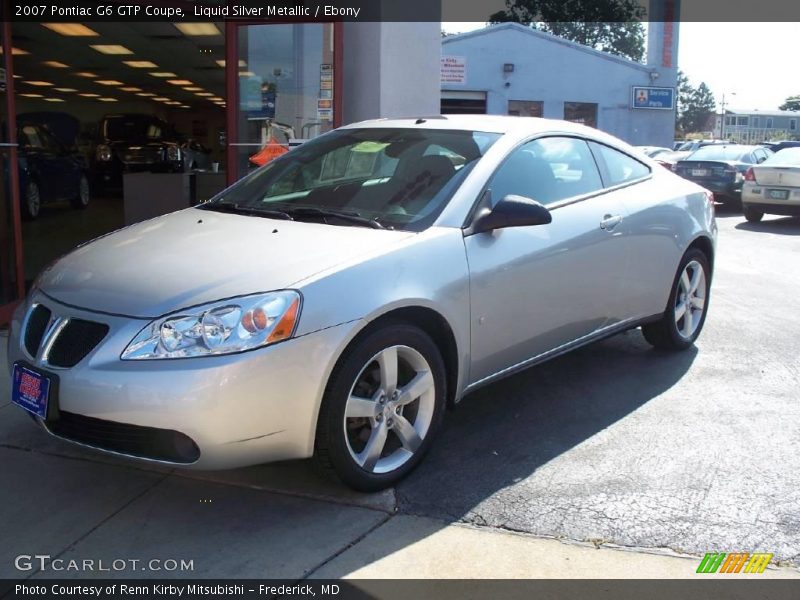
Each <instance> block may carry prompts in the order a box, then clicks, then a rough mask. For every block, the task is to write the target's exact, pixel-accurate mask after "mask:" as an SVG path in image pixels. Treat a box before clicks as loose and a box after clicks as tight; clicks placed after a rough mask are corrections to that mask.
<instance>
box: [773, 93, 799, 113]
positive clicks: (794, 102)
mask: <svg viewBox="0 0 800 600" xmlns="http://www.w3.org/2000/svg"><path fill="white" fill-rule="evenodd" d="M778 110H800V95H798V96H789V97H788V98H787V99H786V102H784V103H783V104H781V105H780V106H779V107H778Z"/></svg>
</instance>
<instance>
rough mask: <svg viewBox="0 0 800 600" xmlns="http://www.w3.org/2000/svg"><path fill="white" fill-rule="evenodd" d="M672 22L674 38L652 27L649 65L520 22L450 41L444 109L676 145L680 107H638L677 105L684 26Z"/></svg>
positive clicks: (445, 42)
mask: <svg viewBox="0 0 800 600" xmlns="http://www.w3.org/2000/svg"><path fill="white" fill-rule="evenodd" d="M669 25H670V26H674V28H673V29H670V30H669V35H667V34H666V33H665V31H664V23H657V24H651V25H650V29H649V30H648V38H649V45H648V64H642V63H638V62H634V61H631V60H628V59H626V58H622V57H619V56H615V55H612V54H608V53H606V52H601V51H598V50H595V49H593V48H590V47H588V46H584V45H581V44H578V43H575V42H571V41H569V40H565V39H563V38H561V37H557V36H554V35H551V34H548V33H545V32H542V31H538V30H536V29H533V28H531V27H527V26H524V25H521V24H519V23H502V24H498V25H493V26H490V27H486V28H484V29H479V30H476V31H470V32H467V33H462V34H458V35H453V36H448V37H445V38H443V39H442V103H441V111H442V113H443V114H447V113H486V114H493V115H520V116H534V117H537V116H538V117H547V118H553V119H566V120H568V121H577V122H581V123H584V124H586V125H590V126H592V127H597V128H598V129H602V130H603V131H606V132H608V133H611V134H612V135H616V136H618V137H620V138H622V139H624V140H625V141H627V142H629V143H631V144H635V145H652V146H670V147H671V146H672V140H673V138H674V130H675V110H674V106H673V107H672V108H669V107H667V108H666V109H665V108H656V105H655V104H653V105H652V106H647V107H639V106H640V105H641V99H642V97H643V98H644V99H646V98H647V94H648V93H652V94H654V95H655V94H666V95H667V97H668V98H672V102H670V104H671V105H674V87H675V83H676V78H677V35H675V33H676V32H677V27H678V26H679V24H678V23H670V24H669ZM650 42H652V43H650ZM653 87H657V88H661V89H660V90H659V91H656V90H653V91H650V88H653ZM663 88H669V89H668V90H666V91H665V90H664V89H663ZM634 92H635V93H636V94H637V95H638V96H637V98H634ZM636 100H639V102H635V101H636ZM634 105H637V107H636V108H634Z"/></svg>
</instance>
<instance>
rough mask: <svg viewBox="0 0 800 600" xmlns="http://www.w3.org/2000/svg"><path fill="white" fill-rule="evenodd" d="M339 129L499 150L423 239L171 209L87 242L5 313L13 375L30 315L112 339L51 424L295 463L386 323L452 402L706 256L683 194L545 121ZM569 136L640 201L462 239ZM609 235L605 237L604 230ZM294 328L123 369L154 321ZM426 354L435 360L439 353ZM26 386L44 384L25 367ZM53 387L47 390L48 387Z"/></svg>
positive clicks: (658, 303) (204, 452) (698, 219)
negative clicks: (254, 300) (437, 374)
mask: <svg viewBox="0 0 800 600" xmlns="http://www.w3.org/2000/svg"><path fill="white" fill-rule="evenodd" d="M349 127H356V128H358V127H423V128H424V127H428V128H440V129H468V130H478V131H494V132H498V133H503V134H504V135H503V136H502V137H501V138H500V139H499V140H498V141H497V142H496V143H495V144H494V145H493V146H492V147H491V148H490V149H489V150H488V151H487V152H486V154H485V156H484V157H483V158H482V159H481V160H480V161H479V163H478V164H477V165H476V166H475V168H474V169H473V170H472V172H471V173H469V175H468V176H467V177H466V178H465V180H464V181H463V182H462V185H461V186H460V187H459V189H458V190H457V191H456V192H455V194H454V196H453V198H452V199H451V201H450V202H449V204H448V205H447V207H446V208H445V209H444V211H443V212H442V213H441V214H440V216H439V217H438V219H437V221H436V222H435V223H434V225H433V226H431V227H429V228H428V229H427V230H425V231H423V232H421V233H409V232H403V231H387V230H375V229H368V228H359V227H346V226H329V225H322V224H314V223H301V222H291V221H280V220H272V219H265V218H260V217H254V216H242V215H233V214H222V213H216V212H210V211H203V210H198V209H194V208H193V209H187V210H183V211H179V212H177V213H173V214H171V215H166V216H164V217H159V218H157V219H153V220H151V221H147V222H145V223H141V224H139V225H135V226H132V227H128V228H126V229H124V230H122V231H119V232H117V233H114V234H111V235H109V236H105V237H103V238H100V239H98V240H96V241H94V242H92V243H89V244H87V245H85V246H83V247H81V248H79V249H77V250H76V251H74V252H73V253H71V254H69V255H67V256H66V257H64V258H62V259H60V260H59V261H57V263H55V264H54V265H52V266H51V268H50V269H49V270H48V271H47V272H46V273H45V274H44V275H43V276H42V277H41V279H40V281H39V283H38V288H37V289H35V290H34V291H33V293H32V295H31V297H29V298H28V299H27V301H26V302H25V303H24V304H23V305H21V306H20V307H19V309H18V310H17V312H16V313H15V316H14V319H13V322H12V328H11V335H10V336H9V342H8V343H9V355H8V357H9V366H11V365H12V364H13V363H14V362H15V361H17V360H26V361H28V362H32V363H33V364H34V366H36V362H35V361H36V357H31V356H28V355H27V353H26V351H25V349H24V346H23V343H22V339H21V322H22V320H23V319H24V317H25V314H26V311H27V310H28V309H29V307H30V306H31V305H32V303H35V302H43V303H46V305H47V306H48V308H50V309H51V310H53V311H54V312H55V313H57V314H60V315H63V316H68V317H72V318H75V317H77V318H84V319H87V320H92V321H98V322H102V323H105V324H107V325H109V327H110V332H109V334H108V335H107V337H106V338H105V339H104V340H103V341H102V343H101V344H100V345H99V346H98V347H97V348H95V349H94V350H93V351H92V352H91V353H90V354H89V355H88V356H87V357H86V358H85V359H83V360H82V361H81V362H80V363H79V364H78V365H77V366H75V367H73V368H71V369H63V370H58V375H59V377H60V390H59V403H60V406H61V408H62V410H65V411H70V412H75V413H77V414H81V415H87V416H92V417H96V418H99V419H106V420H110V421H117V422H121V423H130V424H136V425H143V426H150V427H161V428H168V429H176V430H178V431H181V432H183V433H185V434H186V435H188V436H190V437H191V438H192V439H194V440H195V442H196V443H197V444H198V446H199V447H200V449H201V455H200V459H199V460H198V461H197V462H196V463H195V464H193V465H191V466H193V467H195V468H224V467H232V466H242V465H246V464H254V463H259V462H266V461H270V460H282V459H288V458H303V457H307V456H310V455H311V453H312V452H313V447H314V435H315V429H316V421H317V415H318V412H319V407H320V405H321V402H322V398H323V395H324V390H325V386H326V383H327V380H328V378H329V376H330V374H331V372H332V370H333V369H334V367H335V365H336V362H337V361H338V360H339V358H340V357H341V356H342V353H343V352H345V350H346V348H347V346H348V344H350V343H351V342H352V341H353V339H354V338H355V337H356V336H357V335H358V334H359V333H360V332H362V331H364V329H365V328H366V327H369V326H370V324H371V323H372V322H374V321H375V320H376V319H379V318H381V317H383V316H385V315H387V314H389V313H392V312H393V311H396V310H399V309H407V308H415V309H426V310H428V311H432V312H434V313H436V314H437V315H439V316H440V317H441V319H442V320H444V321H445V322H446V323H447V325H448V326H449V328H450V329H451V331H452V333H453V338H454V340H455V346H456V355H457V360H458V367H457V368H458V372H457V374H456V376H455V378H454V379H455V381H456V386H455V387H456V389H455V390H453V392H454V394H453V395H454V396H455V399H456V400H457V399H459V398H460V397H461V396H462V395H463V394H464V393H466V392H467V391H470V390H472V389H474V388H476V387H478V386H479V385H482V384H484V383H487V382H489V381H492V380H494V379H496V378H498V377H500V376H503V375H505V374H508V373H511V372H513V371H515V370H518V369H519V368H523V367H525V366H528V365H530V364H533V363H535V362H538V361H540V360H543V359H545V358H549V357H551V356H554V355H556V354H559V353H561V352H563V351H566V350H568V349H571V348H573V347H575V346H578V345H581V344H583V343H587V342H589V341H592V340H594V339H597V338H598V337H602V336H603V335H607V334H609V333H613V332H614V331H618V330H621V329H624V328H626V327H631V326H635V325H636V324H638V323H639V322H641V321H642V320H645V319H648V318H651V317H653V316H654V315H658V314H659V313H662V312H663V311H664V310H665V308H666V303H667V299H668V296H669V293H670V288H671V285H672V281H673V278H674V275H675V272H676V270H677V267H678V263H679V261H680V259H681V257H682V255H683V253H684V252H685V251H686V249H687V248H688V246H689V245H690V244H691V243H692V242H694V241H695V240H696V239H698V238H701V237H704V238H708V240H710V241H711V243H712V244H713V242H714V241H715V239H716V224H715V222H714V214H713V206H712V204H711V203H710V202H709V201H708V199H707V196H706V192H705V191H704V190H703V189H702V188H700V187H699V186H697V185H696V184H694V183H692V182H690V181H687V180H684V179H682V178H680V177H678V176H676V175H674V174H672V173H670V172H669V171H667V170H665V169H663V168H662V167H660V166H659V165H658V163H656V162H654V161H652V160H650V159H648V158H646V157H642V156H641V155H640V153H638V152H637V151H636V150H635V149H634V148H632V147H630V146H628V145H626V144H624V143H623V142H620V141H619V140H616V139H615V138H611V137H610V136H607V135H605V134H603V133H601V132H599V131H597V130H595V129H591V128H587V127H583V126H580V125H576V124H572V123H566V122H554V121H548V120H542V119H520V118H516V117H514V118H505V117H471V116H459V117H452V118H451V117H448V118H447V119H443V118H431V119H428V120H426V121H425V122H423V123H417V122H416V121H415V120H380V121H370V122H366V123H359V124H354V125H351V126H349ZM545 134H546V135H578V136H581V137H584V138H586V139H590V140H596V141H598V142H600V143H604V144H607V145H610V146H612V147H615V148H617V149H619V150H621V151H623V152H626V153H628V154H630V155H631V156H634V157H636V158H637V160H640V161H641V162H644V163H646V164H648V165H649V166H650V168H651V171H652V173H651V175H650V176H649V177H646V178H644V179H642V180H640V181H637V182H632V183H630V184H627V185H623V186H619V187H618V188H615V189H609V190H604V191H603V192H601V193H595V194H592V195H589V196H586V197H581V198H574V199H568V200H565V201H563V202H560V203H558V204H557V205H554V206H552V207H551V212H552V215H553V222H552V223H551V224H549V225H540V226H535V227H518V228H509V229H504V230H499V231H495V232H489V233H480V234H475V235H467V233H466V232H465V230H464V229H463V228H462V227H463V226H464V224H465V223H466V222H467V221H468V217H469V215H470V214H471V212H472V210H473V207H474V205H475V203H476V201H477V200H478V198H479V197H480V195H481V193H482V191H483V189H484V187H485V185H486V181H487V180H488V179H489V177H490V176H491V174H492V173H493V172H494V171H495V169H496V168H497V166H498V165H499V164H501V163H502V161H503V160H504V159H505V157H506V156H507V155H508V154H509V152H511V151H512V150H513V149H514V148H516V147H517V146H519V145H520V144H522V143H524V142H525V141H526V140H529V139H532V138H535V137H537V136H541V135H545ZM609 216H611V217H616V216H619V217H620V218H619V219H618V220H616V221H615V223H614V226H613V227H605V226H601V222H603V221H606V219H607V218H608V217H609ZM286 288H291V289H296V290H298V291H300V293H301V294H302V295H303V308H302V313H301V315H300V320H299V324H298V328H297V330H296V333H295V337H294V338H293V339H290V340H287V341H285V342H281V343H279V344H276V345H273V346H268V347H265V348H260V349H257V350H252V351H249V352H244V353H240V354H233V355H228V356H214V357H202V358H187V359H180V360H152V361H150V360H145V361H123V360H120V355H121V354H122V352H123V350H124V349H125V347H126V346H127V344H128V343H129V342H130V341H131V340H132V339H133V338H134V337H135V336H136V334H137V333H138V332H139V331H140V330H141V329H142V328H143V327H145V326H146V325H147V324H148V323H149V322H150V320H152V319H153V318H155V317H160V316H163V315H165V314H168V313H171V312H173V311H177V310H179V309H183V308H187V307H191V306H195V305H200V304H204V303H208V302H213V301H216V300H221V299H225V298H231V297H235V296H240V295H246V294H252V293H256V292H266V291H271V290H275V289H286ZM437 341H438V340H437ZM38 366H40V367H41V366H42V365H38ZM54 372H55V370H54Z"/></svg>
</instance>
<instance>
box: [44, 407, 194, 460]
mask: <svg viewBox="0 0 800 600" xmlns="http://www.w3.org/2000/svg"><path fill="white" fill-rule="evenodd" d="M47 428H48V429H49V430H50V431H51V432H52V433H53V434H55V435H57V436H59V437H63V438H65V439H68V440H71V441H74V442H78V443H80V444H85V445H87V446H91V447H93V448H97V449H99V450H107V451H110V452H117V453H119V454H126V455H128V456H136V457H139V458H148V459H151V460H161V461H166V462H172V463H181V464H189V463H193V462H195V461H196V460H197V459H198V458H200V449H199V448H198V447H197V444H195V442H194V440H192V438H190V437H189V436H187V435H185V434H183V433H180V432H178V431H172V430H170V429H157V428H155V427H142V426H141V425H130V424H128V423H117V422H115V421H106V420H104V419H95V418H94V417H85V416H83V415H77V414H74V413H69V412H64V411H61V412H60V415H59V418H58V420H56V421H52V422H49V423H47Z"/></svg>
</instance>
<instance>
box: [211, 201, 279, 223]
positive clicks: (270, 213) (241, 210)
mask: <svg viewBox="0 0 800 600" xmlns="http://www.w3.org/2000/svg"><path fill="white" fill-rule="evenodd" d="M201 208H202V209H203V210H213V211H216V212H226V213H233V214H237V215H253V216H256V217H265V218H268V219H281V220H283V221H294V218H293V217H292V215H290V214H288V213H286V212H284V211H282V210H273V209H271V208H261V207H259V206H244V205H242V204H229V203H227V202H212V203H209V204H204V205H203V206H202V207H201Z"/></svg>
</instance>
